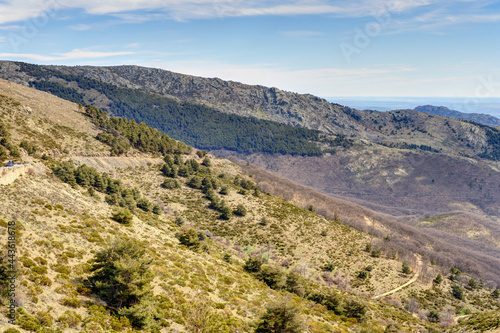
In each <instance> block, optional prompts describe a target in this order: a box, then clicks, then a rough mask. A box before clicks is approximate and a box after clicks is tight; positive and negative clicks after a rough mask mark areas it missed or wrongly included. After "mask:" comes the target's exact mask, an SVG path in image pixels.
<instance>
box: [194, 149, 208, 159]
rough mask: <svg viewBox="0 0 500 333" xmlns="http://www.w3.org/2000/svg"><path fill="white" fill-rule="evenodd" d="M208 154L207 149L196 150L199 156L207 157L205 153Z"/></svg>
mask: <svg viewBox="0 0 500 333" xmlns="http://www.w3.org/2000/svg"><path fill="white" fill-rule="evenodd" d="M206 154H207V151H206V150H198V151H197V152H196V155H198V157H199V158H203V157H205V155H206Z"/></svg>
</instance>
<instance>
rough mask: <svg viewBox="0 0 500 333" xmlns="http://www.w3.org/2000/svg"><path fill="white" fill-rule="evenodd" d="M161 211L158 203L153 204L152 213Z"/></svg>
mask: <svg viewBox="0 0 500 333" xmlns="http://www.w3.org/2000/svg"><path fill="white" fill-rule="evenodd" d="M162 212H163V210H162V209H161V207H160V205H158V204H155V205H154V206H153V214H156V215H161V213H162Z"/></svg>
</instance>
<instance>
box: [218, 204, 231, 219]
mask: <svg viewBox="0 0 500 333" xmlns="http://www.w3.org/2000/svg"><path fill="white" fill-rule="evenodd" d="M231 216H233V211H232V210H231V208H229V206H227V205H226V203H225V202H224V201H222V202H221V204H220V218H221V219H223V220H229V219H230V218H231Z"/></svg>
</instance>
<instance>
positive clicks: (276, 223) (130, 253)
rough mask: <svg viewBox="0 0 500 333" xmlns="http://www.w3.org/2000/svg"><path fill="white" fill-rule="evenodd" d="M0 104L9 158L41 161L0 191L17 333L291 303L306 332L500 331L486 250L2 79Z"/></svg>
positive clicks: (125, 328) (255, 318)
mask: <svg viewBox="0 0 500 333" xmlns="http://www.w3.org/2000/svg"><path fill="white" fill-rule="evenodd" d="M0 114H1V118H0V119H1V120H0V135H1V145H2V146H1V147H2V151H3V154H2V155H1V156H2V160H3V161H5V160H9V159H14V160H16V161H25V162H29V163H30V164H29V166H27V168H29V170H31V171H29V172H26V173H24V174H23V175H22V176H20V175H17V176H16V177H17V179H13V178H14V177H12V178H9V181H8V184H7V185H2V186H0V203H1V206H2V207H3V209H2V211H1V212H0V230H1V234H2V235H3V237H7V235H10V236H9V240H10V243H9V244H10V245H9V246H10V248H11V249H12V248H15V250H16V251H15V254H11V255H10V256H7V252H6V251H5V250H4V253H3V254H2V256H1V257H0V259H1V262H0V264H1V267H2V270H1V271H0V272H1V273H2V274H0V282H1V284H0V287H1V288H0V291H1V297H0V301H1V302H2V304H3V305H5V306H7V304H10V303H7V302H10V299H9V298H8V297H6V292H8V291H14V292H15V296H12V297H11V299H13V300H14V301H15V304H16V310H15V312H14V313H15V316H16V320H15V324H14V325H13V324H10V323H8V320H9V318H8V317H7V315H8V313H7V312H5V311H4V312H2V313H1V314H0V328H2V329H5V330H6V331H7V332H15V331H14V330H13V329H14V327H15V329H17V330H19V331H22V332H41V331H43V332H45V331H47V332H48V331H50V332H52V331H55V332H63V331H64V332H66V331H67V332H73V331H85V332H90V331H110V332H115V331H120V332H132V331H135V332H137V331H138V332H151V331H161V332H183V331H187V332H198V331H205V332H235V331H239V332H254V331H268V330H269V328H266V327H268V326H266V325H269V320H268V319H266V318H269V317H271V318H276V316H278V318H280V317H279V316H280V313H282V312H281V311H280V310H279V309H283V310H282V311H285V312H286V313H288V311H290V312H289V313H290V315H289V317H288V318H289V319H288V320H289V321H292V320H293V322H294V323H296V324H297V327H299V326H300V327H302V329H300V330H295V331H294V332H301V331H311V332H335V331H344V332H359V331H361V330H367V331H370V332H376V331H384V330H392V331H400V332H435V331H438V330H440V329H448V330H450V331H454V330H455V329H468V330H469V331H484V329H485V328H489V329H495V328H496V327H498V321H496V324H495V320H496V318H497V317H498V315H497V312H498V309H499V307H500V303H499V301H498V290H497V289H495V286H494V285H493V284H492V283H494V281H482V280H480V279H479V276H477V275H476V273H477V272H476V273H474V271H475V270H477V269H478V268H479V269H480V270H481V269H486V268H488V267H489V268H490V270H491V273H492V274H493V275H492V276H493V278H495V277H496V278H498V276H500V274H499V273H500V272H496V271H493V270H492V269H495V267H496V268H498V267H500V265H498V264H496V259H495V258H493V257H488V254H485V253H481V252H482V251H477V252H475V253H474V252H472V251H470V250H465V251H464V249H463V248H462V247H458V246H454V245H453V242H447V241H445V242H443V241H441V240H440V239H439V237H431V236H426V235H425V234H423V233H422V232H421V231H419V230H418V229H416V228H413V227H404V226H403V227H402V228H401V229H400V230H399V231H397V230H396V229H393V228H394V227H395V226H397V225H398V223H397V221H396V220H394V218H393V217H391V216H388V215H381V214H379V213H377V212H375V211H373V210H370V209H368V208H365V207H362V206H360V205H357V204H352V203H349V202H346V201H344V200H339V199H334V198H331V197H327V196H325V195H322V194H320V193H317V192H315V191H314V190H312V189H306V188H304V187H303V186H301V185H297V184H294V183H293V182H291V181H289V180H286V179H282V178H280V177H277V176H275V175H273V174H270V173H268V172H266V171H264V170H261V169H259V168H256V167H254V166H252V165H247V164H246V163H243V165H244V168H243V167H240V166H238V165H237V164H234V163H232V162H230V161H228V160H225V159H220V158H216V157H214V156H213V155H211V154H208V153H207V152H205V151H201V150H197V149H194V148H192V147H189V146H187V145H186V144H184V143H182V142H179V141H176V140H173V139H171V138H169V137H168V136H166V135H165V134H162V133H160V132H158V131H156V130H154V129H152V128H150V127H147V126H145V125H144V124H137V123H136V122H134V121H129V120H124V119H120V118H112V117H109V116H108V115H106V114H105V113H104V112H103V111H100V110H98V109H97V108H95V107H93V106H90V105H88V106H86V107H85V108H83V107H82V106H79V105H77V104H73V103H70V102H68V101H65V100H62V99H59V98H57V97H55V96H53V95H51V94H48V93H45V92H40V91H37V90H34V89H32V88H28V87H23V86H20V85H17V84H15V83H11V82H7V81H4V80H0ZM117 150H119V151H120V154H119V156H116V155H117V154H116V152H117ZM9 172H10V169H2V173H1V174H0V177H4V176H5V174H6V173H9ZM250 173H252V174H250ZM257 185H258V186H257ZM259 189H260V190H259ZM264 191H265V192H267V191H269V192H276V193H280V194H281V195H283V196H289V198H288V200H289V201H285V200H284V199H285V198H280V197H279V196H274V195H271V194H270V193H264ZM293 202H295V203H296V204H293ZM322 205H324V206H325V207H322ZM302 206H304V207H302ZM313 206H314V207H313ZM326 207H327V208H328V211H322V212H321V213H322V215H320V214H318V213H315V212H314V211H315V210H317V211H318V212H320V211H321V210H324V209H326ZM329 214H331V217H328V216H329ZM444 219H446V217H443V218H441V220H444ZM439 220H440V219H436V218H435V219H434V220H432V219H431V220H430V221H431V222H429V223H434V221H436V222H437V221H439ZM352 222H357V226H358V228H359V229H363V228H368V229H370V230H372V231H376V232H377V233H378V235H375V234H371V235H370V234H367V233H365V232H362V231H359V230H356V229H354V228H352V227H349V226H348V225H347V224H349V223H352ZM425 223H428V222H425ZM410 243H411V244H412V246H414V248H417V249H418V248H419V250H423V249H422V246H419V244H425V246H424V247H425V249H426V250H425V251H420V252H414V251H413V250H412V249H410V248H409V247H406V248H405V246H406V245H408V244H410ZM438 253H441V255H438ZM433 255H435V257H432V256H433ZM443 260H444V261H443ZM11 261H12V262H14V263H15V265H14V266H15V268H16V271H17V275H16V277H15V279H14V280H15V283H14V287H10V284H9V287H7V284H6V282H7V281H9V282H11V280H10V276H9V275H6V274H5V273H6V272H10V270H9V269H7V270H5V269H4V268H6V264H7V266H8V264H10V262H11ZM450 263H453V264H455V263H456V264H455V267H453V268H452V269H451V275H450V274H449V273H448V272H449V271H450V270H449V269H450V267H449V266H448V265H449V264H450ZM460 265H462V266H463V267H462V266H460ZM467 266H469V267H467ZM457 267H461V268H462V270H463V272H461V270H459V269H458V268H457ZM482 273H485V275H484V276H485V277H487V276H488V274H487V273H486V272H482ZM439 274H440V275H439ZM438 276H439V277H440V278H438ZM131 277H132V278H131ZM433 280H434V282H433ZM487 280H489V279H488V278H487ZM498 282H500V281H498ZM405 285H409V287H406V288H402V289H401V290H400V288H398V287H399V286H405ZM6 288H7V289H6ZM11 288H14V289H11ZM116 291H119V293H117V292H116ZM387 292H389V294H390V296H382V295H385V294H386V293H387ZM464 315H465V317H464ZM458 318H461V323H460V324H457V319H458ZM455 325H458V326H455ZM7 328H9V329H10V331H9V330H7Z"/></svg>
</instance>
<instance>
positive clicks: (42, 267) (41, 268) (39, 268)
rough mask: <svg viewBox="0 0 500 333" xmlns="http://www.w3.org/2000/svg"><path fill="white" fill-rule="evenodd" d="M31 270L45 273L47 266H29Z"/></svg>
mask: <svg viewBox="0 0 500 333" xmlns="http://www.w3.org/2000/svg"><path fill="white" fill-rule="evenodd" d="M31 271H32V272H33V273H36V274H40V275H42V274H47V267H46V266H35V267H32V268H31Z"/></svg>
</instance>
